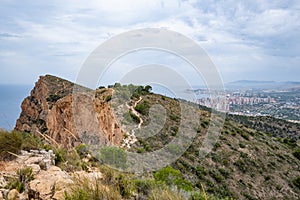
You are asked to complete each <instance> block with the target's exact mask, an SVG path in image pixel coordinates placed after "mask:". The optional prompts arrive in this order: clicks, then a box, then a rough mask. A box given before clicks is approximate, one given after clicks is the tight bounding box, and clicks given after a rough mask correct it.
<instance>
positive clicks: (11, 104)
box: [0, 85, 33, 130]
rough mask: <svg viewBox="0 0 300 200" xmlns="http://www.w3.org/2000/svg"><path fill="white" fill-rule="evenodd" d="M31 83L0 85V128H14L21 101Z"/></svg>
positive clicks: (27, 94)
mask: <svg viewBox="0 0 300 200" xmlns="http://www.w3.org/2000/svg"><path fill="white" fill-rule="evenodd" d="M32 88H33V86H32V85H0V128H2V129H6V130H12V129H14V127H15V125H16V120H17V119H18V118H19V116H20V113H21V103H22V101H23V100H24V98H25V97H27V96H29V94H30V91H31V89H32Z"/></svg>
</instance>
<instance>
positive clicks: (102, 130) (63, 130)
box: [15, 75, 125, 148]
mask: <svg viewBox="0 0 300 200" xmlns="http://www.w3.org/2000/svg"><path fill="white" fill-rule="evenodd" d="M73 87H74V83H71V82H69V81H67V80H64V79H61V78H58V77H55V76H51V75H46V76H41V77H40V78H39V80H38V81H37V82H36V84H35V87H34V88H33V90H32V91H31V94H30V96H28V97H27V98H25V99H24V101H23V102H22V105H21V108H22V112H21V114H20V117H19V119H18V120H17V122H16V126H15V130H17V131H23V132H31V133H33V134H35V135H38V136H40V137H45V138H47V139H50V140H52V142H57V143H59V144H61V145H63V146H64V147H66V148H70V147H73V146H76V145H77V144H79V143H80V142H83V141H82V137H83V136H87V135H89V136H92V138H94V141H91V140H89V141H90V142H95V141H96V142H100V143H101V144H107V143H111V144H115V145H120V144H121V142H122V139H123V135H124V133H125V132H124V131H123V130H122V129H121V126H120V124H119V122H118V120H117V118H116V117H115V115H114V112H113V111H112V109H111V107H110V104H109V103H108V102H107V101H106V97H108V96H111V95H112V92H113V89H106V88H102V89H98V90H96V91H93V92H92V94H94V95H93V96H89V95H86V94H79V93H76V94H74V93H73ZM74 100H75V101H76V104H74ZM74 105H76V106H74ZM74 113H76V114H74ZM75 115H76V116H75ZM89 138H91V137H89ZM84 142H86V141H84Z"/></svg>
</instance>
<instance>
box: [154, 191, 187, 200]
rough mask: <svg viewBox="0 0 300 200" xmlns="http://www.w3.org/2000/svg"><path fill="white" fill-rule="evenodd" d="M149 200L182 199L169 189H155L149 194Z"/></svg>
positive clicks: (182, 199) (182, 198) (178, 194)
mask: <svg viewBox="0 0 300 200" xmlns="http://www.w3.org/2000/svg"><path fill="white" fill-rule="evenodd" d="M149 199H150V200H184V197H183V196H182V195H181V194H180V193H178V192H174V191H171V190H170V189H160V188H156V189H154V190H153V191H152V192H151V195H150V198H149Z"/></svg>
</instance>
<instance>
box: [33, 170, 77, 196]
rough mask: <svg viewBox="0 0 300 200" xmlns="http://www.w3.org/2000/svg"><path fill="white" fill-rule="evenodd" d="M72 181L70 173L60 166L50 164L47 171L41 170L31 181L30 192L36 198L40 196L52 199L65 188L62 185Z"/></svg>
mask: <svg viewBox="0 0 300 200" xmlns="http://www.w3.org/2000/svg"><path fill="white" fill-rule="evenodd" d="M70 183H72V179H71V177H70V176H69V174H67V173H66V172H64V171H62V170H61V169H60V168H59V167H56V166H50V168H49V169H48V170H47V171H44V170H41V172H40V173H39V174H37V175H36V176H35V179H34V180H32V181H31V182H30V183H29V189H28V193H29V194H30V195H31V196H35V198H37V196H38V198H41V199H51V198H52V197H53V196H54V195H55V194H56V193H57V192H59V191H61V190H64V189H65V188H64V187H62V186H63V185H66V186H67V185H68V184H70ZM56 188H57V189H56ZM58 188H59V189H58ZM56 190H57V191H56ZM56 196H59V194H56Z"/></svg>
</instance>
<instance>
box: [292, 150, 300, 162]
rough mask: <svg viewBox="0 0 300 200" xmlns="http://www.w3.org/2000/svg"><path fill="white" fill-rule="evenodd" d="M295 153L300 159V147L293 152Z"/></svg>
mask: <svg viewBox="0 0 300 200" xmlns="http://www.w3.org/2000/svg"><path fill="white" fill-rule="evenodd" d="M293 155H294V156H295V157H296V158H298V159H299V160H300V148H298V149H297V150H296V151H294V152H293Z"/></svg>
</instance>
